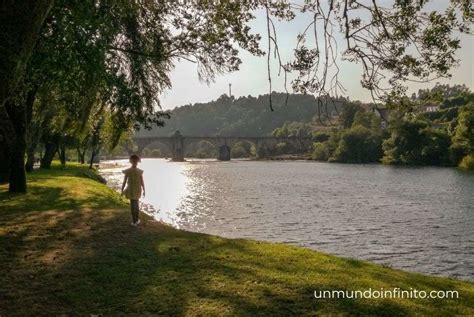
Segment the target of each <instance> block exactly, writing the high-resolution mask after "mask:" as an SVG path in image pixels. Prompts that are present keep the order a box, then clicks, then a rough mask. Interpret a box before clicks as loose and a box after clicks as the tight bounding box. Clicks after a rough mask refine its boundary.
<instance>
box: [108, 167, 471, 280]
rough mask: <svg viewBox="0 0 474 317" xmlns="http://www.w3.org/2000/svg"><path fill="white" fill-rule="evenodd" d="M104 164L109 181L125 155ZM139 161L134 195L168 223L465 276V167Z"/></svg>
mask: <svg viewBox="0 0 474 317" xmlns="http://www.w3.org/2000/svg"><path fill="white" fill-rule="evenodd" d="M109 163H110V162H107V165H108V166H109V167H108V168H105V169H103V170H102V174H103V175H104V176H105V177H106V178H107V179H108V183H109V185H110V186H112V187H115V188H118V187H119V186H120V182H121V178H122V175H121V170H122V169H123V167H121V165H122V164H125V163H126V162H125V161H114V164H118V166H117V167H112V168H111V167H110V164H109ZM140 168H142V169H143V170H144V171H145V173H144V175H145V183H146V188H147V197H146V198H145V199H144V200H143V202H144V203H145V204H147V205H149V206H150V205H151V206H153V207H154V209H155V212H153V214H154V216H155V217H156V218H157V219H160V220H162V221H164V222H167V223H169V224H172V225H173V226H175V227H177V228H181V229H185V230H190V231H198V232H205V233H210V234H215V235H220V236H224V237H231V238H252V239H259V240H267V241H275V242H283V243H288V244H294V245H300V246H305V247H309V248H311V249H315V250H320V251H324V252H327V253H331V254H335V255H341V256H345V257H353V258H357V259H363V260H369V261H372V262H376V263H380V264H385V265H388V266H390V267H394V268H400V269H404V270H408V271H416V272H422V273H429V274H435V275H444V276H452V277H457V278H462V279H466V280H470V281H474V175H473V174H468V173H463V172H460V171H458V170H456V169H453V168H434V167H422V168H415V167H410V168H405V167H387V166H382V165H360V164H358V165H352V164H329V163H317V162H305V161H275V162H268V161H265V162H263V161H259V162H256V161H237V160H235V161H230V162H216V161H191V162H185V163H172V162H167V161H165V160H162V159H144V160H143V161H142V163H141V165H140ZM144 208H146V206H144Z"/></svg>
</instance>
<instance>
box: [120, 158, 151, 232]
mask: <svg viewBox="0 0 474 317" xmlns="http://www.w3.org/2000/svg"><path fill="white" fill-rule="evenodd" d="M139 162H140V158H139V157H138V155H132V156H130V163H131V164H132V166H131V167H130V168H127V169H126V170H124V171H122V172H123V173H124V174H125V176H124V178H123V183H122V195H125V197H127V198H128V199H130V209H131V211H132V226H137V225H138V224H139V223H140V219H138V213H139V211H140V206H139V199H140V197H141V195H142V189H143V197H145V183H144V182H143V170H141V169H139V168H138V167H137V165H138V163H139ZM125 185H127V187H125ZM124 188H125V190H124Z"/></svg>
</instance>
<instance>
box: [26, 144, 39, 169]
mask: <svg viewBox="0 0 474 317" xmlns="http://www.w3.org/2000/svg"><path fill="white" fill-rule="evenodd" d="M35 150H36V144H35V145H31V144H30V145H29V146H28V147H27V149H26V164H25V170H26V171H27V172H28V173H30V172H32V171H33V167H34V165H35V161H36V158H35Z"/></svg>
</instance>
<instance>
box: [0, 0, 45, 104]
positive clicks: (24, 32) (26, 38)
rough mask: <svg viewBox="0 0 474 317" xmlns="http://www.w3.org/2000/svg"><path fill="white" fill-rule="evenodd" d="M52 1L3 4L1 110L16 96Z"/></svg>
mask: <svg viewBox="0 0 474 317" xmlns="http://www.w3.org/2000/svg"><path fill="white" fill-rule="evenodd" d="M52 5H53V0H28V1H18V0H2V2H1V4H0V108H3V107H4V105H5V101H6V99H7V98H9V97H11V96H12V95H13V92H14V91H15V87H16V85H17V84H18V81H19V79H20V77H21V76H22V74H23V72H24V69H25V66H26V63H27V62H28V59H29V58H30V55H31V52H32V51H33V48H34V46H35V44H36V41H37V40H38V36H39V32H40V30H41V27H42V25H43V22H44V20H45V18H46V16H47V15H48V12H49V10H50V9H51V7H52Z"/></svg>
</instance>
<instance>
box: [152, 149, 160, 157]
mask: <svg viewBox="0 0 474 317" xmlns="http://www.w3.org/2000/svg"><path fill="white" fill-rule="evenodd" d="M150 157H161V150H160V149H154V150H152V151H151V152H150Z"/></svg>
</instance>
